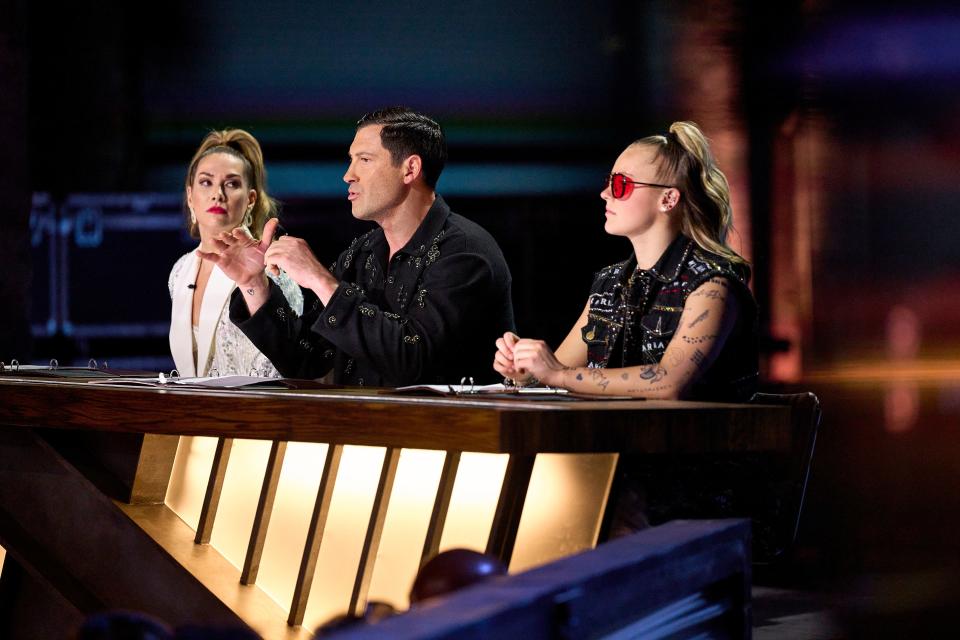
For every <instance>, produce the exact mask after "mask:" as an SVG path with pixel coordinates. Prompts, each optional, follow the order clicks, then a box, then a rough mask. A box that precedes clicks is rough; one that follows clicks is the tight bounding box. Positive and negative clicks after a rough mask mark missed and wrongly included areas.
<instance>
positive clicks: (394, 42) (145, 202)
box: [0, 0, 960, 630]
mask: <svg viewBox="0 0 960 640" xmlns="http://www.w3.org/2000/svg"><path fill="white" fill-rule="evenodd" d="M958 80H960V8H957V7H956V6H955V5H954V4H953V3H943V4H937V3H930V2H912V3H887V2H876V1H874V2H836V1H831V0H821V1H806V2H801V1H793V2H776V3H766V2H751V1H746V2H734V1H731V0H716V1H713V2H695V1H677V2H669V1H666V0H659V1H650V2H624V1H619V0H612V1H606V2H605V1H600V2H591V3H586V2H584V3H560V2H549V1H547V0H531V1H530V2H524V3H516V2H507V1H506V0H492V1H491V0H488V1H486V2H446V3H444V2H422V3H410V4H407V3H391V2H382V1H378V2H358V3H352V4H349V5H342V6H340V5H337V4H336V3H322V2H317V3H314V2H293V1H289V0H288V1H279V2H271V3H261V2H255V1H254V0H235V1H234V2H232V3H229V4H226V5H224V4H221V3H212V2H203V1H202V2H194V3H186V2H171V3H163V4H162V5H159V6H156V7H150V8H144V7H141V6H135V5H133V4H131V3H120V2H103V3H97V4H95V5H94V6H85V7H84V8H83V9H80V8H74V7H67V8H61V9H57V10H52V9H51V8H50V7H48V6H45V5H43V4H38V3H28V2H26V1H25V0H0V141H2V146H3V149H2V155H0V158H2V160H0V162H2V164H0V256H2V257H3V261H4V269H2V270H0V305H2V308H3V312H2V313H0V360H5V361H9V360H10V359H12V358H17V359H19V361H20V362H38V363H39V362H43V363H45V362H47V361H49V359H51V358H57V359H58V360H59V362H60V363H61V364H67V363H72V362H79V363H83V364H85V363H86V362H87V361H88V359H90V358H95V359H97V360H98V361H100V362H102V361H104V360H106V361H108V362H109V363H110V365H111V366H113V367H121V366H123V367H128V366H129V367H146V368H150V369H169V368H171V367H172V362H171V360H170V358H169V354H168V351H167V340H166V332H167V323H168V316H169V296H168V293H167V291H166V280H167V274H168V272H169V268H170V266H171V265H172V264H173V262H174V261H175V260H176V258H177V257H178V256H180V255H181V254H182V253H184V252H186V251H188V250H190V249H191V247H192V246H193V244H192V242H191V241H190V239H189V238H188V237H187V236H186V234H185V233H184V232H183V231H182V227H183V211H182V207H181V198H182V188H183V173H184V170H185V167H186V164H187V162H188V161H189V159H190V157H191V155H192V153H193V151H194V149H195V147H196V145H197V144H198V143H199V141H200V139H201V138H202V137H203V135H204V134H205V133H206V132H207V131H209V130H210V129H213V128H221V127H227V126H230V127H243V128H247V129H249V130H250V131H251V132H252V133H253V134H254V135H255V136H257V138H258V139H259V140H260V141H261V143H262V145H263V149H264V153H265V157H266V162H267V167H268V174H269V186H270V189H271V191H272V193H273V195H275V196H276V197H277V198H279V199H280V200H281V201H282V202H283V205H284V208H283V213H282V218H283V222H284V225H285V226H286V227H287V229H288V230H289V231H290V232H291V233H293V234H294V235H300V236H303V237H306V238H307V239H309V240H310V242H311V244H312V245H313V246H314V247H315V248H316V250H317V253H318V255H319V256H320V257H321V258H322V259H323V260H324V261H325V262H331V261H332V260H333V259H334V258H335V256H336V254H337V253H338V252H339V251H340V250H342V249H343V248H344V247H345V246H346V244H347V243H348V242H349V240H350V239H351V238H353V237H354V236H356V235H357V234H359V233H361V232H362V231H364V230H365V226H364V225H363V224H360V223H357V222H356V221H354V220H353V219H352V218H351V216H350V214H349V209H348V206H347V202H346V201H345V193H346V189H345V185H344V183H343V182H342V181H341V176H342V173H343V171H344V170H345V168H346V160H345V159H346V150H347V147H348V146H349V143H350V140H351V138H352V135H353V126H354V123H355V121H356V120H357V119H358V118H359V117H360V116H361V115H362V114H363V113H365V112H367V111H370V110H373V109H375V108H378V107H382V106H388V105H393V104H406V105H408V106H411V107H413V108H415V109H417V110H421V111H423V112H425V113H428V114H430V115H432V116H434V117H435V118H437V119H438V120H439V121H440V122H441V123H442V124H443V125H444V127H445V129H446V131H447V135H448V141H449V145H450V162H449V164H448V168H447V169H446V171H445V172H444V174H443V176H442V177H441V179H440V183H439V186H438V190H439V191H440V193H442V194H443V195H444V196H445V198H446V199H447V201H448V202H449V203H450V205H451V206H452V208H453V209H454V210H455V211H458V212H459V213H462V214H464V215H467V216H468V217H472V218H473V219H475V220H476V221H478V222H480V223H481V224H483V225H484V226H485V227H486V228H487V229H489V230H490V231H491V232H492V233H493V235H494V236H495V237H496V238H497V240H498V241H499V242H500V244H501V246H502V247H503V249H504V252H505V254H506V256H507V259H508V262H509V263H510V265H511V268H512V270H513V276H514V300H515V307H516V311H517V320H518V324H519V329H520V332H521V333H523V334H527V335H539V336H542V337H544V338H545V339H547V340H548V341H549V342H551V343H553V344H556V343H558V342H559V341H560V339H561V338H562V337H563V335H565V333H566V331H567V330H568V329H569V327H570V326H571V324H572V322H573V320H574V319H575V318H576V317H577V314H578V313H579V311H580V310H581V309H582V305H583V303H584V300H585V296H586V293H587V288H588V286H589V283H590V280H591V277H592V274H593V272H594V271H596V270H597V269H599V268H601V267H603V266H604V265H607V264H610V263H612V262H615V261H618V260H621V259H623V258H625V257H626V255H627V254H628V252H629V247H628V245H627V243H626V241H624V240H622V239H617V238H609V237H606V236H604V234H603V208H602V206H601V204H602V203H601V200H600V199H599V197H598V195H599V191H600V188H601V180H602V177H603V175H604V174H605V173H607V172H608V171H609V167H610V166H611V164H612V163H613V161H614V159H615V158H616V156H617V154H618V153H619V151H620V150H621V149H622V148H623V147H624V146H625V145H626V144H628V143H629V142H630V141H632V140H633V139H635V138H637V137H640V136H644V135H647V134H651V133H657V132H663V131H665V130H666V129H667V127H668V126H669V124H670V123H671V122H672V121H674V120H682V119H690V120H694V121H696V122H698V123H699V124H700V125H701V126H702V127H703V129H704V130H705V131H706V133H707V134H708V136H710V137H711V139H712V141H713V144H714V148H715V151H716V153H717V155H718V157H719V161H720V165H721V168H722V169H724V171H725V172H726V174H727V176H728V178H730V181H731V184H732V186H733V195H734V205H735V209H736V212H737V232H736V234H735V237H733V238H731V243H732V244H733V245H734V246H735V247H736V248H738V249H739V250H740V251H741V252H742V253H744V255H746V256H748V257H749V258H750V259H751V261H752V262H753V264H754V269H755V272H754V281H753V287H754V291H755V293H756V296H757V299H758V302H759V304H760V308H761V311H762V316H761V318H762V332H763V349H764V361H763V373H764V376H765V381H766V386H768V387H769V388H770V389H774V390H777V389H809V390H813V391H815V392H816V393H818V394H819V395H820V397H821V399H822V401H823V403H824V412H825V421H824V428H823V431H822V435H821V440H820V442H819V447H818V451H817V455H816V458H815V460H814V467H813V479H812V486H811V493H810V496H809V500H810V501H809V503H808V511H807V512H806V519H805V521H804V523H803V529H802V531H801V550H802V552H803V553H802V554H801V558H800V562H799V564H798V567H797V568H796V571H795V574H794V576H793V579H794V581H795V582H797V583H803V584H806V585H808V586H809V587H810V588H811V589H814V590H815V591H816V592H818V593H821V594H827V595H828V596H829V599H830V601H831V603H832V604H833V605H834V606H836V607H837V609H838V611H841V612H843V613H844V615H846V614H850V615H851V616H853V622H851V623H850V624H851V625H855V624H860V623H863V624H871V622H870V621H876V620H881V621H883V626H882V628H883V629H885V630H891V629H895V628H896V626H895V623H899V622H901V621H903V620H907V621H910V622H909V624H913V621H914V620H915V615H914V614H915V613H917V612H923V615H924V616H929V615H932V614H934V613H937V612H940V613H943V612H947V611H949V610H950V606H952V605H954V604H956V603H957V601H958V600H960V597H958V588H957V579H956V577H955V576H956V575H957V573H956V571H955V568H956V566H955V565H956V564H957V560H956V559H957V558H958V557H960V554H958V553H957V552H958V550H960V549H958V546H960V545H958V543H957V541H956V540H957V536H956V535H955V533H954V530H955V529H956V528H957V525H960V499H958V487H960V464H958V463H960V434H958V427H960V420H958V418H960V295H957V291H958V289H960V251H958V250H957V249H956V247H955V245H956V244H957V240H958V238H960V218H958V209H960V207H958V204H960V182H958V176H960V118H958V114H960V109H958V106H960V82H958ZM905 594H909V595H910V597H909V598H907V597H905ZM861 613H863V614H865V615H862V616H861ZM864 621H867V622H864ZM851 628H854V627H851Z"/></svg>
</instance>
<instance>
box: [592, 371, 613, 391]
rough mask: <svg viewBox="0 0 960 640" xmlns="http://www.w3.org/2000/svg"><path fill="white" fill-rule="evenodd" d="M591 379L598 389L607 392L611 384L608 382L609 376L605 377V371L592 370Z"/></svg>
mask: <svg viewBox="0 0 960 640" xmlns="http://www.w3.org/2000/svg"><path fill="white" fill-rule="evenodd" d="M590 377H591V378H593V381H594V382H596V383H597V386H598V387H600V388H601V389H603V390H604V391H606V390H607V386H608V385H609V384H610V381H609V380H607V376H605V375H603V371H601V370H600V369H591V370H590Z"/></svg>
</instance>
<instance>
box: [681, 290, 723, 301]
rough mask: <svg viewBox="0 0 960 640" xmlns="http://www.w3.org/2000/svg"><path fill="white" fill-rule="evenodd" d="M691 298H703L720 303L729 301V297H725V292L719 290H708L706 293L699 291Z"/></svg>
mask: <svg viewBox="0 0 960 640" xmlns="http://www.w3.org/2000/svg"><path fill="white" fill-rule="evenodd" d="M690 297H691V298H698V297H703V298H708V299H710V300H719V301H720V302H723V301H724V300H726V299H727V296H725V295H723V291H720V290H719V289H708V290H706V291H698V292H696V293H694V294H691V296H690Z"/></svg>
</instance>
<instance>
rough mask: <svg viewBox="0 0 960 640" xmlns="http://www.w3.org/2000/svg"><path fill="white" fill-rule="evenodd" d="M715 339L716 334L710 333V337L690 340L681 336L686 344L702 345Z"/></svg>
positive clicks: (696, 337) (698, 337) (697, 337)
mask: <svg viewBox="0 0 960 640" xmlns="http://www.w3.org/2000/svg"><path fill="white" fill-rule="evenodd" d="M716 338H717V334H716V333H711V334H710V335H706V336H694V337H692V338H691V337H690V336H683V341H684V342H686V343H687V344H703V343H704V342H709V341H711V340H714V339H716Z"/></svg>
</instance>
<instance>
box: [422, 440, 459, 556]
mask: <svg viewBox="0 0 960 640" xmlns="http://www.w3.org/2000/svg"><path fill="white" fill-rule="evenodd" d="M460 455H461V454H460V452H459V451H447V452H446V455H444V457H443V470H442V471H441V472H440V482H439V483H438V485H437V497H436V499H435V500H434V501H433V511H432V512H431V513H430V523H429V524H428V525H427V536H426V538H424V541H423V551H422V552H421V553H420V566H421V567H422V566H423V565H424V564H426V562H427V561H428V560H429V559H430V558H432V557H433V556H435V555H437V553H439V551H440V539H441V538H442V537H443V526H444V525H445V524H446V522H447V512H449V510H450V497H451V496H452V495H453V485H454V483H455V482H456V480H457V469H459V468H460Z"/></svg>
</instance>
